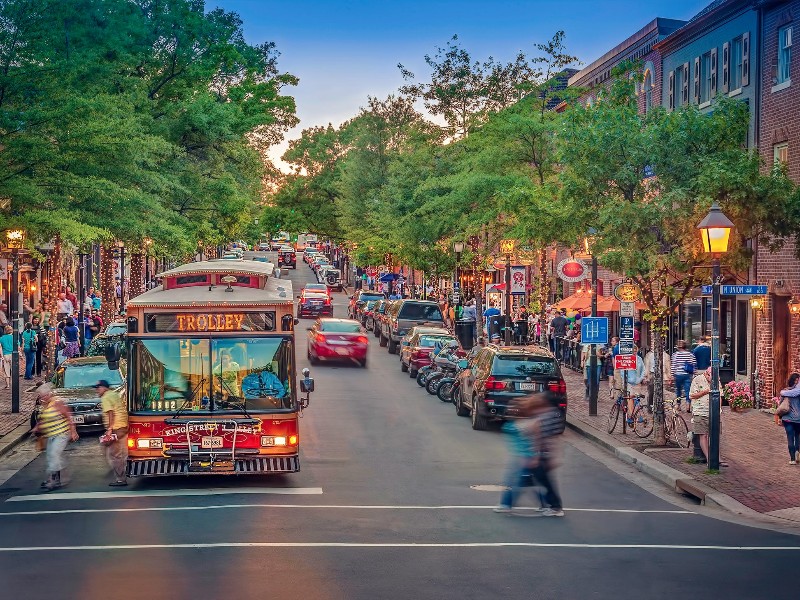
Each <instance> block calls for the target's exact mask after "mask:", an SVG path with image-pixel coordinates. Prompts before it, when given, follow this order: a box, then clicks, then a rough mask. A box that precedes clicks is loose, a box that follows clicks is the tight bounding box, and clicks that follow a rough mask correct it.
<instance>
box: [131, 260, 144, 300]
mask: <svg viewBox="0 0 800 600" xmlns="http://www.w3.org/2000/svg"><path fill="white" fill-rule="evenodd" d="M144 258H145V255H144V254H141V253H136V254H132V255H131V264H130V279H129V280H128V298H135V297H136V296H138V295H139V294H143V293H144Z"/></svg>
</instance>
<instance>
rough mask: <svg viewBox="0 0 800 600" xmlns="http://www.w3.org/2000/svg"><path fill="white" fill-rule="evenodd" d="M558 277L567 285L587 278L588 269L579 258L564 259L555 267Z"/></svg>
mask: <svg viewBox="0 0 800 600" xmlns="http://www.w3.org/2000/svg"><path fill="white" fill-rule="evenodd" d="M556 272H557V273H558V276H559V277H560V278H561V279H563V280H564V281H566V282H568V283H575V282H577V281H583V280H584V279H586V278H587V277H588V276H589V268H588V267H587V266H586V263H585V262H583V261H582V260H581V259H579V258H565V259H564V260H562V261H561V262H560V263H558V267H556Z"/></svg>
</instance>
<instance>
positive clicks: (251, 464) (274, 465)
mask: <svg viewBox="0 0 800 600" xmlns="http://www.w3.org/2000/svg"><path fill="white" fill-rule="evenodd" d="M299 470H300V460H299V458H298V457H297V456H260V457H258V458H243V459H237V460H236V461H235V464H234V469H233V471H231V470H229V469H228V470H220V471H213V470H211V471H191V470H189V461H187V460H169V459H164V458H152V459H144V460H129V461H128V476H129V477H157V476H159V475H203V474H205V475H208V474H212V475H226V474H227V475H242V474H247V473H295V472H297V471H299Z"/></svg>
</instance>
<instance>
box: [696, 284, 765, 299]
mask: <svg viewBox="0 0 800 600" xmlns="http://www.w3.org/2000/svg"><path fill="white" fill-rule="evenodd" d="M721 287H722V289H721V290H720V293H721V294H722V295H723V296H766V295H767V291H768V290H767V286H766V285H723V286H721ZM713 291H714V286H711V285H704V286H703V288H702V293H703V295H704V296H710V295H711V293H712V292H713Z"/></svg>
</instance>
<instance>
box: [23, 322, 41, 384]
mask: <svg viewBox="0 0 800 600" xmlns="http://www.w3.org/2000/svg"><path fill="white" fill-rule="evenodd" d="M20 337H21V340H20V341H21V345H22V351H23V352H24V353H25V379H33V367H34V365H35V364H36V346H37V345H38V344H39V336H38V335H37V334H36V332H35V331H34V330H33V326H32V325H31V324H30V323H25V330H24V331H23V332H22V336H20Z"/></svg>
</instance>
